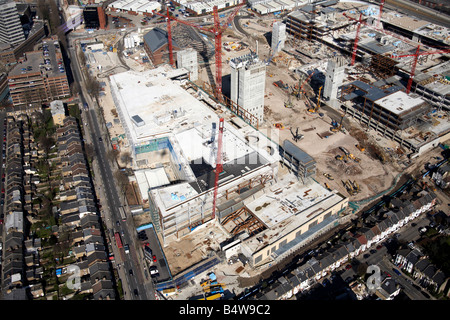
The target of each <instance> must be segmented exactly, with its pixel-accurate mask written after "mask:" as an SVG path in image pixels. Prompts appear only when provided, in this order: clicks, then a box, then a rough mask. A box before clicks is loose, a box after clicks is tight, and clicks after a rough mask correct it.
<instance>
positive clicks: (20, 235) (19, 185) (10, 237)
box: [1, 115, 43, 300]
mask: <svg viewBox="0 0 450 320" xmlns="http://www.w3.org/2000/svg"><path fill="white" fill-rule="evenodd" d="M5 126H6V129H5V140H4V143H3V150H4V152H5V156H4V158H3V159H4V160H3V163H4V171H3V175H2V181H3V182H4V190H2V192H4V199H3V197H2V205H3V212H4V218H5V219H4V229H3V239H2V240H3V255H2V257H1V258H2V294H3V299H7V300H8V299H11V300H22V299H28V298H30V297H37V296H40V295H41V293H42V288H41V286H40V284H39V282H40V279H41V278H42V274H43V268H42V266H41V265H40V263H39V252H40V250H41V239H40V238H35V239H34V238H30V237H29V236H28V227H27V221H28V220H27V216H28V215H34V214H36V213H37V212H38V210H39V209H40V208H39V205H38V204H35V203H33V201H32V200H33V199H35V197H36V194H37V185H38V184H39V182H40V180H39V177H38V176H37V175H36V170H35V164H36V163H37V162H38V161H39V157H40V152H39V151H38V145H37V144H36V142H35V141H34V138H33V134H32V133H31V130H30V127H29V118H28V116H27V115H21V116H19V117H16V118H14V117H8V118H7V120H5Z"/></svg>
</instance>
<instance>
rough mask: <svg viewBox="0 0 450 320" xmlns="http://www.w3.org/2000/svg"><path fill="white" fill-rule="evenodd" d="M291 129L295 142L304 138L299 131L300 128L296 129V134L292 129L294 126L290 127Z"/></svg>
mask: <svg viewBox="0 0 450 320" xmlns="http://www.w3.org/2000/svg"><path fill="white" fill-rule="evenodd" d="M289 130H290V131H291V134H292V139H294V141H295V142H298V141H299V140H301V139H303V135H302V134H299V133H298V128H297V130H296V131H295V134H294V132H293V131H292V128H289Z"/></svg>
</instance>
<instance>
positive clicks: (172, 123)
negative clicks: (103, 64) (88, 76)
mask: <svg viewBox="0 0 450 320" xmlns="http://www.w3.org/2000/svg"><path fill="white" fill-rule="evenodd" d="M183 72H185V73H187V70H185V69H183V71H180V70H179V69H172V68H171V67H169V66H167V65H164V66H161V67H158V68H156V69H152V70H148V71H143V72H135V71H126V72H122V73H118V74H115V75H113V76H110V82H111V90H112V93H113V96H114V97H115V102H116V107H117V108H118V109H120V112H122V114H123V118H124V119H123V121H125V125H126V127H127V129H128V130H129V136H127V138H128V140H130V142H132V143H133V144H135V145H139V144H146V143H147V142H148V141H149V140H151V139H155V138H158V137H164V136H168V135H169V134H171V133H177V132H179V131H181V130H186V129H187V128H190V127H193V126H195V125H199V124H202V123H208V124H210V123H211V121H212V119H214V121H217V119H218V116H217V115H216V114H215V113H214V112H213V111H212V110H211V111H210V110H208V108H206V107H205V106H204V105H203V104H202V103H201V102H200V101H198V100H197V99H196V98H195V97H193V96H192V95H190V94H189V93H188V92H186V91H185V90H184V89H183V88H181V87H180V85H179V84H180V82H179V81H172V80H170V79H169V78H170V77H173V76H176V75H178V74H179V75H181V74H182V73H183ZM135 115H138V116H139V117H140V118H141V119H142V120H143V121H144V125H142V126H139V127H137V126H136V125H135V124H134V123H133V122H132V120H131V117H133V116H135Z"/></svg>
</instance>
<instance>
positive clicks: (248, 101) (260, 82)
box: [230, 52, 266, 123]
mask: <svg viewBox="0 0 450 320" xmlns="http://www.w3.org/2000/svg"><path fill="white" fill-rule="evenodd" d="M230 66H231V100H232V101H233V102H234V103H236V104H238V105H239V106H240V107H241V108H242V109H244V110H245V111H246V112H248V113H250V114H251V115H253V116H254V117H255V118H256V119H257V120H258V122H259V123H261V122H263V120H264V91H265V79H266V65H265V64H264V62H263V61H260V60H259V58H258V55H257V54H256V53H255V52H251V53H249V54H247V55H244V56H240V57H236V58H234V59H231V61H230Z"/></svg>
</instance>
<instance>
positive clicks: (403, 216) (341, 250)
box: [256, 192, 436, 300]
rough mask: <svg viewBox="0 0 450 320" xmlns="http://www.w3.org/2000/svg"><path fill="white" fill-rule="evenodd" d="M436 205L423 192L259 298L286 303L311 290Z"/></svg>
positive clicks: (380, 217) (299, 268) (296, 270)
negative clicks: (330, 274) (415, 198)
mask: <svg viewBox="0 0 450 320" xmlns="http://www.w3.org/2000/svg"><path fill="white" fill-rule="evenodd" d="M435 202H436V195H435V194H434V193H432V192H424V193H423V194H422V196H421V197H420V198H418V199H417V200H414V201H404V202H401V204H400V206H399V207H398V210H395V211H393V210H390V211H388V212H386V213H383V214H381V215H380V216H379V217H377V218H376V221H374V223H373V225H372V226H370V227H368V226H365V227H362V228H360V229H358V231H357V232H356V233H355V234H352V235H350V237H349V239H348V240H344V241H341V242H340V243H337V244H336V245H335V246H334V247H333V248H332V249H331V250H328V251H327V252H325V253H323V254H322V255H320V256H317V257H311V258H310V259H309V260H308V261H307V262H306V263H304V264H302V265H301V266H300V267H298V268H297V269H295V270H294V271H292V272H290V273H288V274H286V275H285V276H283V277H281V278H280V279H278V281H276V282H275V283H274V284H272V285H271V286H270V287H269V288H268V289H267V290H266V291H265V292H264V293H259V294H258V297H256V298H257V299H258V300H259V299H268V300H285V299H290V298H291V297H292V296H293V295H296V294H298V293H302V292H306V291H308V290H309V289H310V288H311V287H312V286H313V285H314V284H315V283H317V281H319V280H320V279H322V278H324V277H325V276H327V274H329V273H331V272H333V271H335V270H336V269H338V268H339V267H341V266H343V265H344V264H346V263H347V262H348V261H349V260H351V259H353V258H355V257H357V256H358V255H361V254H363V253H364V252H366V251H368V250H369V248H370V247H372V246H374V245H376V244H378V243H380V242H381V241H384V240H385V239H386V238H388V237H389V236H390V235H392V234H394V233H395V232H396V231H397V230H398V229H400V228H401V227H402V226H404V225H405V224H407V223H408V222H410V221H411V220H413V219H415V218H417V217H418V216H419V215H421V214H423V213H424V212H427V211H429V210H430V209H431V208H432V207H433V206H434V205H435Z"/></svg>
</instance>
